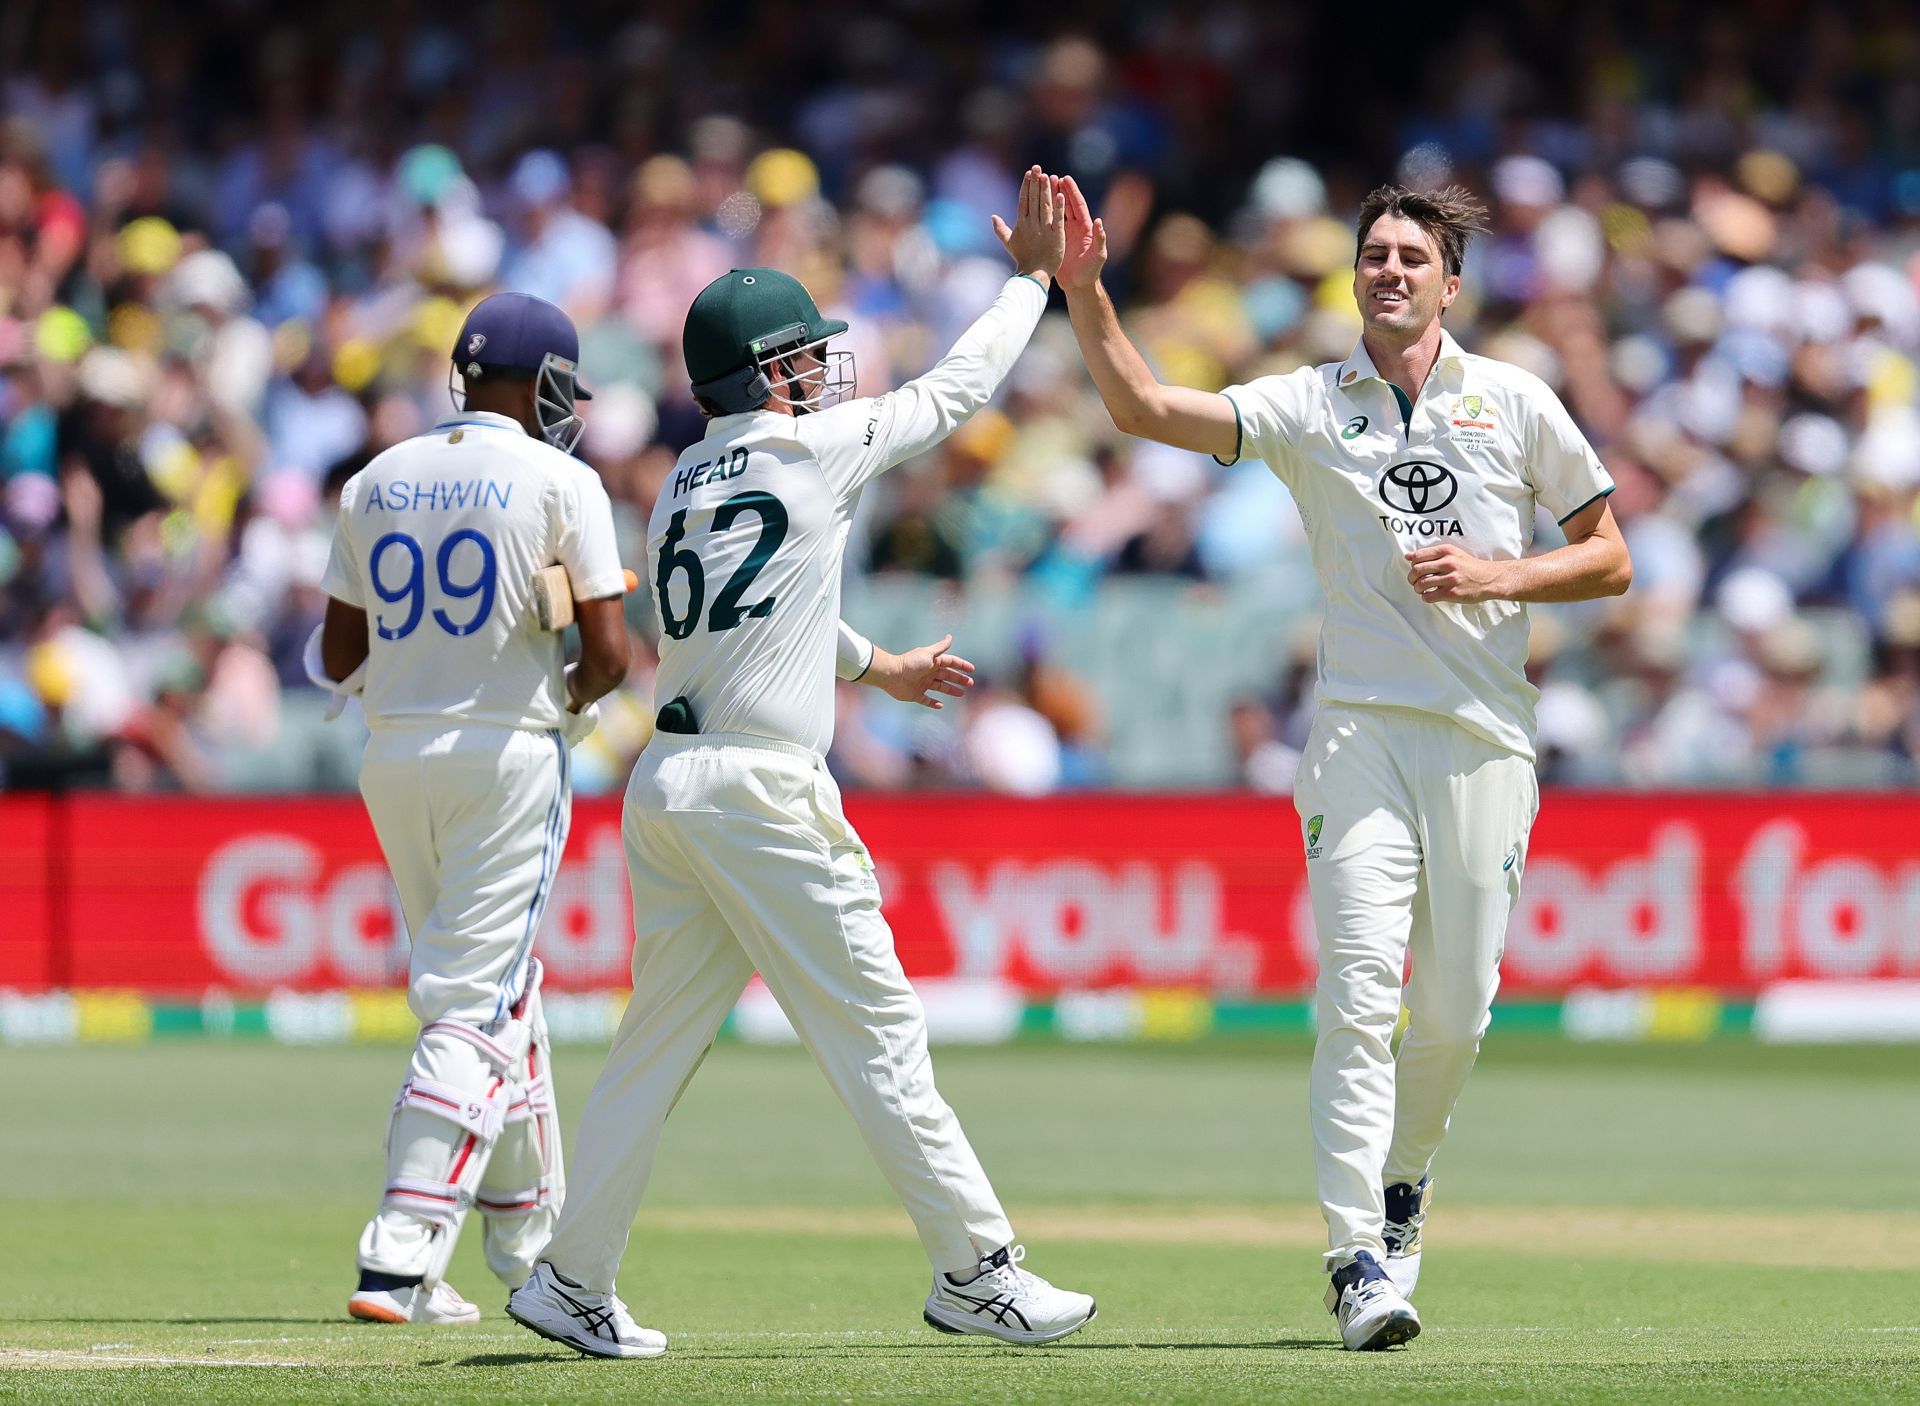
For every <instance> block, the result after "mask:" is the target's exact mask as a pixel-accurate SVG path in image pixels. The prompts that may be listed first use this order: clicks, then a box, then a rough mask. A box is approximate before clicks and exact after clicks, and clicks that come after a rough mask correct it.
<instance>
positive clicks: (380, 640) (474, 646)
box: [309, 293, 628, 1323]
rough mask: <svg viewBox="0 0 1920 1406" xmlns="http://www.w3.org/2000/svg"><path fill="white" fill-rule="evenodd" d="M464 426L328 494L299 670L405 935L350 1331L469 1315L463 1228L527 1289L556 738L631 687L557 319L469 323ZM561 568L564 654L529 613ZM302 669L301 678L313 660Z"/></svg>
mask: <svg viewBox="0 0 1920 1406" xmlns="http://www.w3.org/2000/svg"><path fill="white" fill-rule="evenodd" d="M453 357H454V364H453V367H452V369H451V371H450V373H449V380H450V381H451V379H452V376H453V374H455V373H457V374H458V375H459V377H460V379H461V381H462V382H463V384H464V389H465V404H464V407H463V408H462V409H461V410H460V412H459V413H457V414H455V415H453V416H452V417H451V418H449V419H446V420H443V421H441V423H439V424H438V425H435V426H434V427H433V429H432V430H431V431H430V432H429V433H427V434H423V435H418V436H415V437H414V438H412V439H409V440H406V441H404V442H403V443H400V444H397V445H395V446H394V447H393V448H391V449H389V450H387V451H386V452H385V453H383V454H381V455H380V456H378V457H377V458H375V459H374V460H373V462H372V463H370V464H368V465H367V467H366V468H364V469H362V470H361V471H360V472H359V473H358V474H356V475H354V476H353V478H351V479H349V480H348V481H347V485H346V487H345V489H344V490H343V491H342V493H341V496H340V520H339V526H338V529H337V531H336V533H335V536H334V541H333V550H332V554H331V556H330V558H329V560H328V562H327V569H326V575H325V577H324V578H323V580H322V585H323V587H324V588H325V590H326V592H327V595H328V596H329V597H330V598H331V599H329V601H328V602H327V614H326V619H325V621H324V622H323V624H322V627H321V634H320V641H319V655H320V658H319V659H318V661H312V660H310V661H309V672H310V673H312V674H314V676H315V679H316V682H319V683H322V684H323V685H325V686H327V687H330V688H332V689H334V690H335V692H337V693H344V692H349V691H357V692H359V694H360V696H361V700H362V703H363V705H364V707H365V709H366V716H367V726H368V729H369V732H370V736H369V739H368V742H367V750H366V754H365V756H364V757H363V759H362V761H361V765H360V794H361V795H362V796H363V797H364V798H365V800H366V803H367V813H368V815H370V816H371V817H372V819H373V827H374V830H375V832H376V833H377V834H378V835H379V837H380V848H381V851H382V852H383V853H384V854H385V856H386V860H387V867H388V869H390V870H391V871H392V873H393V880H394V885H395V887H396V888H397V889H398V890H399V894H400V905H401V909H402V911H403V912H404V913H405V915H406V920H407V931H408V935H409V937H410V939H411V955H410V958H409V969H408V979H407V1000H408V1003H409V1005H411V1007H412V1009H413V1013H414V1015H415V1016H417V1017H418V1018H419V1020H420V1036H419V1039H418V1041H417V1042H416V1044H415V1045H414V1050H413V1055H412V1058H411V1060H410V1061H409V1064H408V1068H407V1076H406V1079H405V1080H404V1081H403V1082H402V1083H401V1085H400V1094H399V1097H398V1099H397V1100H396V1101H395V1103H394V1107H393V1115H392V1120H391V1122H390V1124H389V1126H388V1129H387V1175H386V1187H385V1191H384V1193H383V1195H382V1197H381V1200H380V1207H379V1210H378V1212H377V1213H376V1214H375V1215H374V1218H373V1219H372V1221H370V1222H369V1223H368V1225H367V1228H366V1231H365V1232H364V1233H363V1234H362V1235H361V1237H360V1254H359V1260H360V1283H359V1287H358V1288H357V1289H356V1290H355V1291H354V1293H353V1295H352V1297H351V1298H349V1299H348V1301H347V1311H348V1313H349V1314H351V1315H352V1316H353V1317H355V1318H361V1319H368V1320H373V1321H378V1322H389V1323H396V1322H397V1323H407V1322H412V1323H471V1322H473V1321H475V1320H476V1319H477V1318H478V1317H479V1316H480V1314H479V1310H478V1309H477V1308H475V1307H474V1306H473V1304H471V1303H470V1302H468V1301H467V1300H465V1299H463V1298H462V1297H460V1295H459V1294H457V1293H456V1292H454V1290H453V1288H452V1287H451V1286H450V1285H448V1284H447V1283H446V1282H445V1279H444V1276H445V1274H446V1269H447V1262H448V1260H449V1259H450V1258H451V1256H452V1254H453V1247H454V1243H455V1241H456V1240H457V1238H458V1236H459V1234H460V1227H461V1223H462V1221H463V1220H464V1219H465V1217H466V1213H467V1211H468V1210H469V1209H470V1208H474V1207H477V1208H478V1209H479V1211H480V1213H481V1216H482V1218H483V1219H484V1221H485V1222H486V1257H487V1265H488V1267H489V1268H490V1269H492V1270H493V1271H494V1273H495V1274H497V1275H499V1276H500V1278H501V1279H502V1280H503V1281H505V1283H506V1284H507V1285H508V1286H509V1287H512V1286H515V1285H518V1284H519V1283H521V1282H522V1281H523V1280H524V1279H525V1278H526V1276H527V1272H528V1270H529V1269H531V1267H532V1264H533V1256H534V1255H535V1254H536V1253H537V1252H538V1251H539V1249H540V1247H541V1246H542V1245H544V1244H545V1243H546V1238H547V1233H548V1231H549V1230H551V1228H552V1224H553V1218H554V1216H555V1215H556V1214H557V1212H558V1210H559V1206H560V1202H561V1199H562V1196H563V1194H564V1190H565V1181H564V1175H563V1171H562V1166H561V1158H560V1128H559V1121H558V1116H557V1114H556V1112H555V1109H554V1100H553V1086H552V1083H551V1080H550V1077H549V1073H548V1065H549V1061H548V1042H547V1031H546V1022H545V1020H544V1019H543V1018H542V1015H541V1010H540V963H539V962H538V961H537V960H536V959H535V958H534V956H533V939H534V935H535V934H536V933H537V932H538V931H539V929H540V917H541V914H542V912H543V911H544V910H545V907H546V902H547V899H548V897H549V895H550V894H551V892H552V887H553V876H554V873H555V871H556V869H557V868H558V866H559V863H560V854H561V851H562V850H563V849H564V848H565V847H566V842H567V826H568V822H569V819H570V817H571V814H572V797H571V794H570V790H569V786H568V757H567V748H568V745H569V743H570V741H575V740H578V739H579V738H580V737H584V736H585V735H586V733H587V732H588V731H590V730H591V728H592V714H591V711H590V710H591V705H592V704H593V702H594V700H596V699H598V698H599V697H600V696H601V695H603V694H605V693H606V692H608V691H609V690H610V689H612V688H613V687H614V686H615V685H617V684H618V683H620V682H621V680H623V679H624V678H625V677H626V673H627V664H628V654H627V630H626V621H625V617H624V615H623V613H622V609H621V597H622V596H623V595H624V594H625V592H626V580H625V576H624V573H623V572H622V570H621V567H620V560H619V556H618V555H617V551H616V547H615V543H614V529H613V511H612V507H611V505H610V504H609V503H608V500H607V492H606V489H605V488H604V487H602V486H601V483H600V479H599V477H598V475H596V474H595V473H594V472H593V471H592V470H591V469H589V468H588V467H587V466H586V465H585V464H583V463H581V462H580V461H579V460H578V459H575V458H574V457H572V455H571V454H570V453H569V451H570V450H571V449H572V447H573V445H574V442H575V441H576V440H577V439H578V438H579V436H580V430H581V427H582V426H581V420H580V416H579V414H578V411H577V410H576V408H575V402H576V401H578V400H583V399H586V398H588V392H587V390H586V389H585V388H584V387H583V386H581V385H580V384H579V381H578V379H577V376H576V371H575V362H576V360H577V359H578V357H579V339H578V337H577V335H576V334H575V332H574V328H573V324H572V322H571V321H569V320H568V318H567V316H566V314H565V313H563V312H561V311H560V309H559V308H557V307H554V306H553V305H552V304H551V303H547V302H543V301H542V300H540V299H539V298H533V297H528V296H526V295H524V294H519V293H500V294H496V295H495V296H493V297H491V298H487V299H485V300H484V301H483V302H481V303H480V304H479V305H478V306H477V307H475V308H474V310H473V311H472V312H471V313H470V314H468V316H467V320H466V323H465V325H464V326H463V327H462V328H461V329H460V340H459V342H458V343H457V344H456V345H455V347H454V351H453ZM554 565H558V566H560V567H563V568H564V570H565V573H566V576H567V578H568V579H569V581H570V583H571V587H572V594H573V596H574V597H576V598H577V599H576V600H575V601H574V604H573V614H574V617H575V621H576V623H577V624H578V626H579V630H580V645H581V657H580V660H579V662H578V663H577V664H575V665H573V666H572V667H570V668H564V669H563V665H562V658H561V645H560V636H559V635H557V634H555V633H551V632H549V631H547V630H544V629H543V628H542V627H541V625H540V623H539V622H538V621H537V620H536V619H535V617H534V610H533V590H534V582H535V577H536V574H537V573H538V572H540V571H541V570H543V569H545V568H547V567H550V566H554ZM316 662H317V663H318V665H319V667H318V668H317V669H316V668H315V667H314V664H315V663H316Z"/></svg>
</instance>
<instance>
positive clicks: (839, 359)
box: [681, 268, 854, 415]
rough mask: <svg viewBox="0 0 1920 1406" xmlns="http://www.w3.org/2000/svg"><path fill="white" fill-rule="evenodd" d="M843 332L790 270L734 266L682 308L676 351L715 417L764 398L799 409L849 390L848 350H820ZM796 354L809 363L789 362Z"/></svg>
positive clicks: (823, 404) (821, 406)
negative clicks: (682, 355) (804, 356)
mask: <svg viewBox="0 0 1920 1406" xmlns="http://www.w3.org/2000/svg"><path fill="white" fill-rule="evenodd" d="M846 330H847V324H846V323H844V322H841V321H838V320H837V319H832V318H824V317H822V316H820V309H819V308H817V307H815V306H814V302H813V295H812V294H811V293H809V292H807V290H806V287H805V285H803V284H802V283H801V282H800V280H799V279H797V278H795V277H793V276H792V275H791V274H785V273H781V272H780V271H779V270H778V269H760V268H753V269H733V270H731V271H729V272H728V273H726V274H724V275H723V276H721V277H719V278H716V279H714V281H713V282H711V283H709V284H708V285H707V286H706V287H705V288H702V289H701V290H700V296H699V297H697V298H695V299H694V300H693V306H692V307H691V308H689V309H687V325H686V330H685V332H684V333H683V334H682V337H681V349H682V351H683V352H684V353H685V355H686V360H687V376H688V379H690V380H691V381H692V382H693V393H694V395H695V396H696V397H698V398H699V399H700V400H702V401H705V402H706V403H708V404H709V405H711V406H713V407H715V408H716V409H717V410H718V411H719V412H720V413H721V414H722V415H739V414H743V413H745V412H746V411H749V410H758V409H759V408H760V407H762V406H763V405H766V404H767V403H768V402H769V401H772V402H774V403H776V404H779V405H783V406H786V407H788V408H790V409H791V410H792V411H793V413H794V414H796V415H804V414H806V413H807V412H808V411H810V410H825V409H826V408H827V407H828V406H830V405H837V404H838V403H839V402H840V401H842V400H845V399H846V398H847V397H848V396H850V395H852V394H853V385H854V374H853V353H852V352H849V351H836V352H829V351H827V350H826V349H825V347H826V341H827V339H828V338H829V337H837V336H839V335H840V334H841V333H842V332H844V331H846ZM801 352H811V353H813V358H814V361H815V363H816V364H813V365H804V364H798V363H796V362H794V361H792V360H790V358H792V357H794V356H795V355H796V354H797V353H801ZM776 382H778V384H777V385H776Z"/></svg>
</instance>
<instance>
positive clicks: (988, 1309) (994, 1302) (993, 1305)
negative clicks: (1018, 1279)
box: [954, 1294, 1033, 1333]
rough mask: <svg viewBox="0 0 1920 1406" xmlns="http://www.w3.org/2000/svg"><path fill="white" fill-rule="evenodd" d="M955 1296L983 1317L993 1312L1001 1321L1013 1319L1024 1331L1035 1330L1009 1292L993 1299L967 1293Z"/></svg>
mask: <svg viewBox="0 0 1920 1406" xmlns="http://www.w3.org/2000/svg"><path fill="white" fill-rule="evenodd" d="M954 1297H955V1298H957V1299H959V1300H960V1301H961V1302H962V1303H964V1304H968V1305H970V1306H971V1307H972V1309H973V1311H974V1313H976V1314H977V1315H979V1316H980V1317H982V1318H984V1317H986V1316H987V1315H988V1314H989V1313H991V1314H992V1315H993V1316H994V1318H995V1319H996V1320H998V1321H999V1322H1001V1323H1005V1322H1007V1321H1008V1319H1012V1320H1013V1321H1014V1322H1016V1323H1018V1324H1019V1325H1020V1328H1021V1330H1022V1331H1023V1332H1028V1333H1031V1332H1032V1331H1033V1325H1032V1324H1031V1323H1029V1322H1028V1321H1027V1316H1026V1314H1024V1313H1022V1312H1021V1311H1020V1310H1019V1309H1018V1308H1017V1307H1016V1306H1015V1303H1016V1300H1015V1299H1014V1297H1013V1295H1011V1294H1008V1295H1007V1296H1006V1297H1005V1298H992V1299H976V1298H971V1297H969V1296H968V1295H966V1294H955V1295H954Z"/></svg>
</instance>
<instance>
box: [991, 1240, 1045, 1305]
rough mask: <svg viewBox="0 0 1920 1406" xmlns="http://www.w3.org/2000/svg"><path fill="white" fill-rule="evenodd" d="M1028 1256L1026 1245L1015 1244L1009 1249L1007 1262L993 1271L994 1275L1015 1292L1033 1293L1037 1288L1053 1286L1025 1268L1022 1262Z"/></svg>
mask: <svg viewBox="0 0 1920 1406" xmlns="http://www.w3.org/2000/svg"><path fill="white" fill-rule="evenodd" d="M1026 1257H1027V1247H1026V1246H1025V1245H1015V1246H1014V1247H1013V1248H1012V1249H1010V1250H1009V1251H1007V1262H1006V1263H1005V1264H1004V1265H1002V1266H1000V1268H998V1269H996V1270H994V1271H993V1273H994V1277H995V1278H996V1279H997V1280H998V1281H999V1282H1000V1283H1002V1284H1004V1285H1005V1286H1006V1287H1007V1289H1008V1290H1010V1291H1011V1292H1013V1293H1027V1294H1031V1293H1033V1292H1035V1291H1036V1290H1040V1289H1050V1288H1052V1287H1053V1286H1052V1285H1051V1284H1049V1283H1047V1281H1046V1280H1044V1279H1042V1278H1041V1277H1040V1276H1039V1275H1037V1274H1035V1273H1034V1272H1033V1271H1032V1270H1030V1269H1023V1268H1021V1266H1020V1262H1021V1261H1022V1260H1024V1259H1025V1258H1026Z"/></svg>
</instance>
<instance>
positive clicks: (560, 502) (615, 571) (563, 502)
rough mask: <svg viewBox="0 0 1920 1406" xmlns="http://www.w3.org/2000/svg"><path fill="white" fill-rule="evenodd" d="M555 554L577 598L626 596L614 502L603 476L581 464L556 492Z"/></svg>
mask: <svg viewBox="0 0 1920 1406" xmlns="http://www.w3.org/2000/svg"><path fill="white" fill-rule="evenodd" d="M555 501H556V505H557V508H558V514H557V515H558V519H559V520H558V521H557V522H556V523H555V525H554V526H555V533H554V549H553V551H554V555H555V556H556V557H558V558H559V560H560V564H561V565H562V566H564V567H566V569H567V576H568V578H569V579H570V580H571V581H572V583H573V598H574V599H575V600H604V599H606V598H607V597H608V596H618V595H625V594H626V590H627V578H626V575H625V573H623V572H622V571H621V569H620V544H619V542H618V541H617V540H616V539H615V537H614V531H613V503H612V501H611V500H610V499H609V498H608V497H607V490H606V486H605V485H604V484H602V483H601V482H600V475H598V474H596V473H595V472H594V471H593V470H592V469H589V468H587V467H585V466H584V465H582V466H580V467H579V468H578V469H577V470H576V471H575V472H574V473H573V474H572V475H570V476H569V478H568V480H567V481H565V482H563V483H562V484H561V485H560V491H559V493H558V494H557V495H556V500H555Z"/></svg>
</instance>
